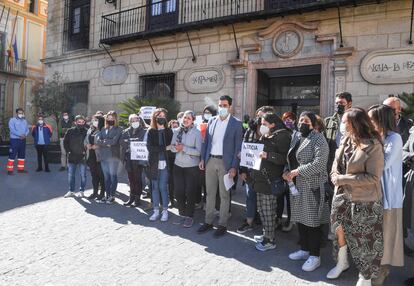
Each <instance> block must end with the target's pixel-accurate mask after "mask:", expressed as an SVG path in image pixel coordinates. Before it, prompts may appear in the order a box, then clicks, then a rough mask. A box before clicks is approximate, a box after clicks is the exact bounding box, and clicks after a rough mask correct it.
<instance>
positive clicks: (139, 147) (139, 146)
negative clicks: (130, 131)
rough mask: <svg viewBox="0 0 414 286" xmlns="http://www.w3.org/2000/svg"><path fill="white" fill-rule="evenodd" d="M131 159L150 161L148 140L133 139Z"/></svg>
mask: <svg viewBox="0 0 414 286" xmlns="http://www.w3.org/2000/svg"><path fill="white" fill-rule="evenodd" d="M131 160H140V161H148V150H147V142H145V141H131Z"/></svg>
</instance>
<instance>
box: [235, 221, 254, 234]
mask: <svg viewBox="0 0 414 286" xmlns="http://www.w3.org/2000/svg"><path fill="white" fill-rule="evenodd" d="M249 230H253V225H250V224H248V223H247V222H244V223H243V224H242V225H241V226H240V227H239V228H238V229H237V232H238V233H245V232H247V231H249Z"/></svg>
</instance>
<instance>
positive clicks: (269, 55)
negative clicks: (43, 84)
mask: <svg viewBox="0 0 414 286" xmlns="http://www.w3.org/2000/svg"><path fill="white" fill-rule="evenodd" d="M122 2H123V7H122V9H125V8H127V7H131V6H132V4H134V6H136V5H137V4H135V3H136V1H122ZM96 3H97V1H91V10H92V11H91V23H92V24H91V34H90V50H88V51H75V52H70V53H63V52H62V21H63V14H62V13H63V1H62V0H56V1H53V3H50V4H49V26H48V34H47V51H48V52H47V58H46V63H47V66H46V76H47V77H50V76H51V75H52V74H53V73H54V72H56V71H57V72H60V73H63V74H64V77H65V78H66V80H67V81H68V82H77V81H85V80H86V81H89V82H90V84H89V112H94V111H95V110H97V109H99V110H109V109H114V108H115V109H116V107H117V104H118V103H119V102H120V101H123V100H125V99H127V98H131V97H133V96H136V95H138V94H139V77H140V76H142V75H149V74H159V73H170V72H172V73H175V74H176V90H175V94H176V99H178V100H179V101H180V102H181V104H182V108H183V109H193V110H195V111H196V112H201V110H202V108H203V107H204V106H205V105H206V104H210V103H215V102H216V101H217V99H218V97H219V96H220V95H230V96H234V97H235V111H236V114H238V115H241V114H243V113H252V111H253V110H254V109H255V108H256V106H255V98H256V92H257V90H256V89H257V85H256V84H255V81H257V79H256V75H255V73H256V71H257V69H260V68H271V67H272V68H274V67H283V66H290V65H301V64H306V63H314V62H321V63H323V66H324V68H323V74H322V77H324V80H323V81H324V82H323V85H324V86H323V89H324V90H323V93H324V95H323V96H322V99H321V101H322V102H321V105H322V111H321V112H322V114H323V115H327V114H329V113H330V112H332V110H333V102H334V101H333V98H334V94H335V93H336V92H337V91H341V90H347V91H349V92H351V93H352V94H353V96H354V105H358V106H363V107H367V106H369V105H371V104H374V103H378V102H380V101H381V100H382V99H383V98H385V97H386V96H387V95H388V94H390V93H401V92H403V91H406V92H412V91H413V90H414V84H413V83H407V84H387V85H374V84H370V83H368V82H366V81H365V80H364V79H363V78H362V76H361V72H360V65H361V60H362V59H363V58H364V56H365V55H366V54H367V53H368V52H370V51H373V50H378V49H389V48H404V47H411V48H412V46H409V45H408V39H409V29H410V8H411V1H410V0H401V1H387V2H386V3H381V4H372V5H364V6H358V7H348V8H341V14H342V28H343V39H344V46H345V49H344V50H346V52H347V55H346V56H338V53H339V52H341V51H342V50H341V49H339V28H338V14H337V10H336V9H328V10H325V11H318V12H311V13H304V14H300V15H291V16H286V17H283V18H280V17H279V18H273V19H267V20H258V21H252V22H250V23H240V24H236V25H235V29H236V33H237V40H238V44H239V46H240V50H241V57H242V61H238V63H237V61H235V60H236V55H237V53H236V46H235V41H234V36H233V32H232V27H231V26H219V27H215V28H206V29H201V30H197V31H191V32H189V36H190V38H191V43H192V45H193V49H194V53H195V55H196V57H197V61H196V62H195V63H194V62H192V53H191V50H190V47H189V43H188V41H187V38H186V35H185V34H182V33H179V34H176V35H170V36H165V37H160V38H154V39H151V42H152V44H153V46H154V49H155V53H156V55H157V57H158V58H159V59H160V63H159V64H157V63H155V56H154V55H153V53H152V51H151V49H150V47H149V45H148V43H147V42H146V41H142V40H141V41H131V42H127V43H124V44H118V45H113V46H111V48H110V49H111V55H112V56H113V57H114V58H115V60H116V64H125V65H126V67H127V69H128V76H127V78H126V80H125V82H123V83H122V84H113V85H107V84H105V83H104V82H103V80H102V71H103V69H104V68H105V67H106V66H108V65H110V64H111V61H110V58H109V56H108V55H107V54H106V53H105V52H104V51H103V50H101V49H100V48H99V47H98V42H99V31H100V21H101V15H102V14H106V13H110V12H114V7H113V6H112V5H108V4H107V5H104V4H102V3H101V4H99V5H96ZM289 25H290V26H294V27H296V28H297V29H298V30H300V31H301V33H302V34H303V37H304V45H303V47H302V49H301V51H300V52H299V53H298V54H296V55H294V56H292V57H290V58H286V59H282V58H280V57H277V56H276V55H275V54H274V53H273V51H272V38H271V37H272V35H273V34H274V33H276V32H277V31H278V30H279V29H282V28H283V27H286V26H289ZM266 33H267V34H266ZM252 47H256V48H254V49H253V50H254V51H253V50H252ZM350 48H353V49H350ZM255 49H256V50H255ZM206 67H207V68H212V67H219V68H220V69H222V70H223V73H224V85H223V87H222V88H221V89H220V90H219V91H217V92H214V93H197V94H195V93H190V92H188V91H187V90H186V88H185V86H184V79H185V76H186V74H187V73H188V72H190V71H192V70H194V69H197V68H206Z"/></svg>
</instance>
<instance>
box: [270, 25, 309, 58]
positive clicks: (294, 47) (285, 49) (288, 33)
mask: <svg viewBox="0 0 414 286" xmlns="http://www.w3.org/2000/svg"><path fill="white" fill-rule="evenodd" d="M302 45H303V37H302V34H301V33H300V32H299V31H297V30H295V29H286V30H282V31H279V32H278V33H277V34H276V35H275V37H274V38H273V52H274V53H275V54H276V55H277V56H279V57H282V58H289V57H292V56H294V55H296V54H297V53H298V52H299V51H300V50H301V48H302Z"/></svg>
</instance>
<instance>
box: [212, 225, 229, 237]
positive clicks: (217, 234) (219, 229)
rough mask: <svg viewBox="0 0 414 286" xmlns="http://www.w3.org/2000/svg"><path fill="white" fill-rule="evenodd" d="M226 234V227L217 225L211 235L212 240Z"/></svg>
mask: <svg viewBox="0 0 414 286" xmlns="http://www.w3.org/2000/svg"><path fill="white" fill-rule="evenodd" d="M226 233H227V227H225V226H222V225H219V226H217V229H216V230H215V231H214V233H213V237H214V238H220V237H222V236H223V235H225V234H226Z"/></svg>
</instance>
